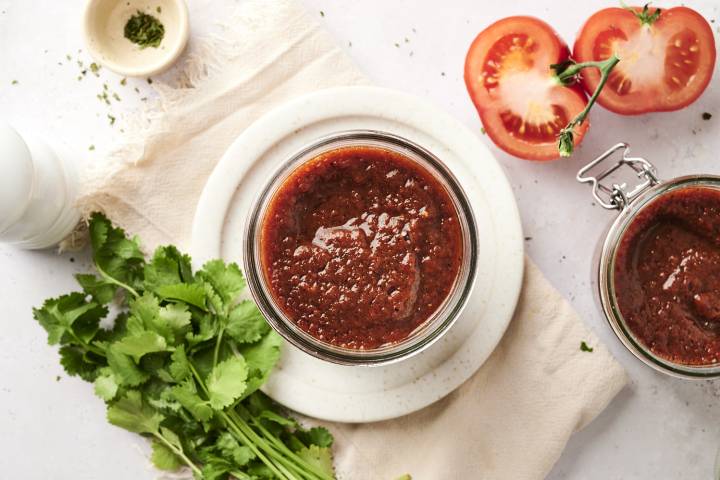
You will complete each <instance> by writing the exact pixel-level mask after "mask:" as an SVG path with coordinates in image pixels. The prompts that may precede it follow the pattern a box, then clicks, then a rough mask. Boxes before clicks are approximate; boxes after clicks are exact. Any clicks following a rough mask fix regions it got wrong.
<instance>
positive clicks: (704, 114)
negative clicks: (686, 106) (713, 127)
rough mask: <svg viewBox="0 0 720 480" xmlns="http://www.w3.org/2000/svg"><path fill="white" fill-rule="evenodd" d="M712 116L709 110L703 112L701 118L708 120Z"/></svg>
mask: <svg viewBox="0 0 720 480" xmlns="http://www.w3.org/2000/svg"><path fill="white" fill-rule="evenodd" d="M711 118H712V113H710V112H703V114H702V119H703V120H710V119H711Z"/></svg>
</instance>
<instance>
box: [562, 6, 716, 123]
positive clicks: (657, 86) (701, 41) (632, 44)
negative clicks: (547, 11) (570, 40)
mask: <svg viewBox="0 0 720 480" xmlns="http://www.w3.org/2000/svg"><path fill="white" fill-rule="evenodd" d="M650 10H653V9H650ZM644 12H645V15H643V9H640V8H637V7H633V9H632V10H629V9H624V8H606V9H604V10H600V11H599V12H597V13H595V14H594V15H593V16H591V17H590V18H589V19H588V20H587V22H586V23H585V25H584V26H583V27H582V29H581V30H580V34H579V36H578V38H577V41H576V42H575V47H574V52H573V53H574V57H575V60H576V61H577V62H587V61H594V60H605V59H606V58H609V57H610V56H611V55H612V54H613V53H614V54H615V55H617V56H618V58H620V63H618V64H617V66H616V67H615V68H614V70H613V71H612V73H611V74H610V77H609V79H608V82H607V84H606V85H605V88H604V89H603V90H602V92H601V93H600V96H599V97H598V103H600V104H601V105H602V106H603V107H605V108H607V109H608V110H611V111H613V112H616V113H620V114H623V115H635V114H640V113H645V112H656V111H669V110H678V109H680V108H683V107H685V106H686V105H688V104H690V103H692V102H694V101H695V100H696V99H697V98H698V97H699V96H700V94H701V93H702V92H703V91H704V90H705V87H707V85H708V83H709V82H710V78H711V77H712V74H713V69H714V67H715V39H714V38H713V32H712V28H711V27H710V25H709V24H708V22H707V21H706V20H705V19H704V18H703V17H702V16H701V15H700V14H699V13H697V12H696V11H694V10H692V9H690V8H687V7H676V8H671V9H669V10H662V11H661V12H660V14H659V15H658V16H657V17H656V18H653V17H652V16H651V15H650V13H652V12H649V11H648V10H647V9H645V10H644ZM643 16H644V17H645V20H643V18H642V17H643ZM648 17H649V18H648ZM599 80H600V74H599V73H598V72H597V70H594V69H587V70H585V71H583V74H582V83H583V86H584V87H585V90H586V91H588V92H593V91H595V87H597V85H598V82H599Z"/></svg>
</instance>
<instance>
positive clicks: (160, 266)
mask: <svg viewBox="0 0 720 480" xmlns="http://www.w3.org/2000/svg"><path fill="white" fill-rule="evenodd" d="M192 280H193V275H192V268H191V266H190V257H189V256H187V255H183V254H182V253H180V252H179V251H178V249H177V248H175V247H173V246H166V247H158V248H157V249H156V250H155V253H154V254H153V258H152V260H151V261H150V262H149V263H147V264H146V265H145V288H146V289H148V290H154V289H156V288H157V287H160V286H163V285H174V284H182V283H184V282H188V283H190V282H192Z"/></svg>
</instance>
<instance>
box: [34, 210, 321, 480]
mask: <svg viewBox="0 0 720 480" xmlns="http://www.w3.org/2000/svg"><path fill="white" fill-rule="evenodd" d="M90 237H91V242H92V248H93V260H94V264H95V267H96V269H97V274H86V275H78V276H77V280H78V283H79V284H80V286H81V287H82V292H74V293H70V294H67V295H63V296H61V297H58V298H53V299H49V300H47V301H45V303H44V304H43V306H42V307H41V308H38V309H35V310H34V311H33V313H34V316H35V319H36V320H37V321H38V322H39V323H40V324H41V325H42V326H43V327H44V328H45V330H46V331H47V334H48V343H49V344H51V345H60V362H61V363H62V365H63V367H64V368H65V370H66V371H67V373H68V374H70V375H77V376H79V377H81V378H82V379H84V380H86V381H88V382H93V383H94V386H95V393H96V394H97V395H98V396H99V397H101V398H102V399H103V400H104V401H105V402H106V404H107V419H108V421H109V422H110V423H112V424H113V425H116V426H118V427H121V428H124V429H126V430H129V431H131V432H135V433H138V434H141V435H143V436H145V437H148V438H149V439H150V440H151V441H152V461H153V463H154V464H155V466H156V467H157V468H159V469H162V470H177V469H179V468H180V467H182V466H187V467H189V468H190V469H191V470H192V472H193V474H194V476H195V478H197V479H204V480H215V479H227V478H229V477H230V476H231V477H234V478H236V479H238V480H255V479H258V480H260V479H283V480H332V479H333V478H334V475H333V467H332V457H331V451H330V447H331V445H332V442H333V438H332V436H331V435H330V433H329V432H328V431H327V430H326V429H324V428H312V429H309V430H308V429H304V428H302V427H301V426H300V425H299V424H298V423H297V422H296V421H295V420H294V419H292V418H291V417H289V416H287V415H286V414H285V412H284V411H283V410H282V409H281V408H280V407H279V406H278V405H276V404H274V403H273V402H272V401H271V400H270V399H269V398H268V397H267V396H265V395H264V394H263V393H262V392H260V391H259V390H258V389H259V388H260V386H261V385H262V384H263V383H264V382H265V381H266V380H267V378H268V375H269V374H270V371H271V370H272V368H273V366H274V365H275V363H276V362H277V360H278V357H279V354H280V343H281V341H280V337H279V336H278V335H277V334H276V333H275V332H274V331H272V330H271V329H270V328H269V327H268V325H267V323H266V322H265V320H264V319H263V317H262V316H261V314H260V312H259V311H258V309H257V307H256V306H255V304H254V303H252V302H251V301H249V300H240V299H239V297H240V296H241V294H242V292H243V290H244V289H245V279H244V278H243V275H242V273H241V272H240V269H239V268H238V266H237V265H236V264H234V263H233V264H229V265H226V264H225V263H223V262H222V261H221V260H214V261H210V262H208V263H206V264H205V265H204V266H203V268H202V269H201V270H200V271H198V272H195V273H193V271H192V268H191V265H190V258H189V257H188V256H187V255H183V254H181V253H180V252H179V251H178V250H177V249H176V248H175V247H172V246H167V247H160V248H158V249H157V250H156V251H155V254H154V255H153V257H152V259H150V260H149V261H146V260H145V257H144V255H143V253H142V252H141V250H140V247H139V242H138V239H137V238H133V239H129V238H127V237H126V236H125V232H124V231H123V230H121V229H120V228H115V227H113V226H112V225H111V223H110V222H109V221H108V220H107V218H105V217H104V216H102V215H100V214H95V215H94V216H93V217H92V218H91V220H90ZM111 310H112V311H113V312H114V313H113V314H112V316H113V317H114V318H113V319H112V320H110V319H108V317H109V316H110V311H111Z"/></svg>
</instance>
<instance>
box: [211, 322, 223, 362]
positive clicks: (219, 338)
mask: <svg viewBox="0 0 720 480" xmlns="http://www.w3.org/2000/svg"><path fill="white" fill-rule="evenodd" d="M223 333H225V327H220V331H219V332H218V336H217V338H216V339H215V350H214V351H213V368H215V366H216V365H217V361H218V355H219V354H220V344H221V343H222V337H223Z"/></svg>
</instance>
